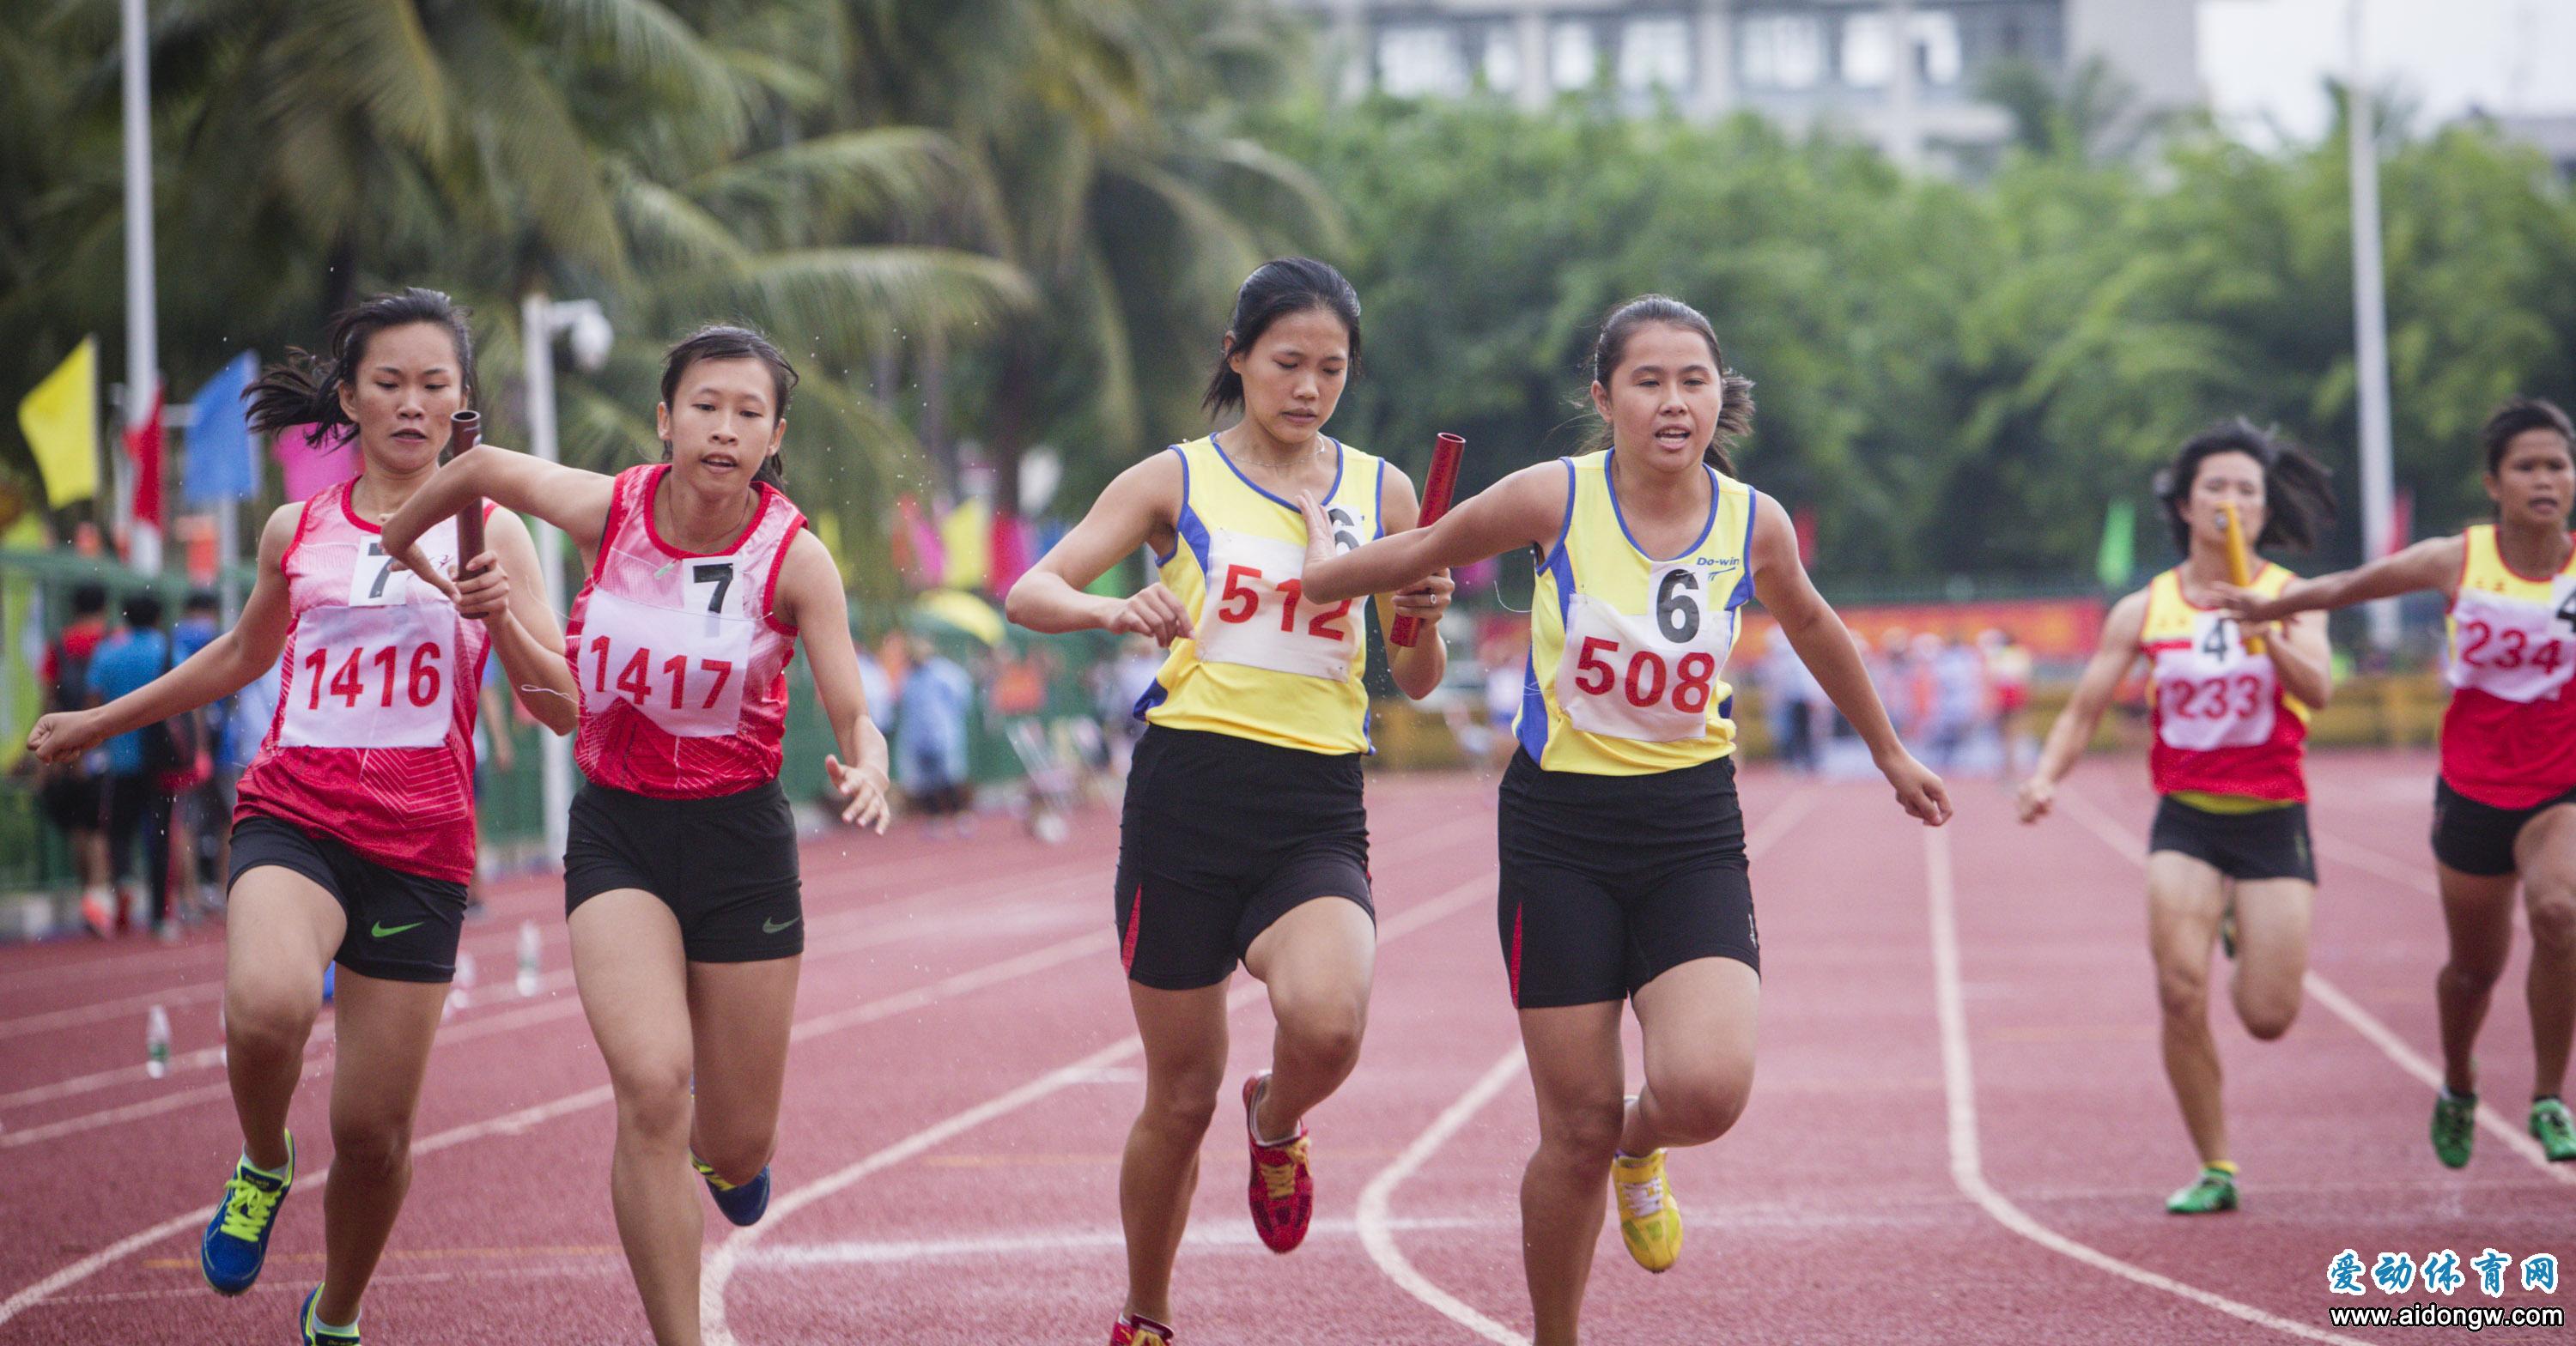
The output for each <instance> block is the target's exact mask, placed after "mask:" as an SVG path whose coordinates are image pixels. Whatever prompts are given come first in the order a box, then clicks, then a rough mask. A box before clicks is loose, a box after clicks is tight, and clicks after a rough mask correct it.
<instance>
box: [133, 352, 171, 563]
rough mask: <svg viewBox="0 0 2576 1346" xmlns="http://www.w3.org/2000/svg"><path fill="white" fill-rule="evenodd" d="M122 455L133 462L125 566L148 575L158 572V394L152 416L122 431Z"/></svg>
mask: <svg viewBox="0 0 2576 1346" xmlns="http://www.w3.org/2000/svg"><path fill="white" fill-rule="evenodd" d="M125 454H126V456H127V457H128V458H131V459H133V460H134V516H133V521H132V523H131V525H130V527H131V530H132V531H131V532H129V533H128V534H127V536H126V544H125V559H126V563H127V564H129V565H131V566H133V567H134V568H135V569H137V570H140V571H142V572H143V573H145V574H147V575H151V574H158V573H160V570H161V524H162V519H163V516H162V513H161V390H160V389H158V388H155V389H153V390H152V414H151V415H149V416H147V417H145V418H144V420H143V424H141V425H135V426H128V427H127V428H126V431H125Z"/></svg>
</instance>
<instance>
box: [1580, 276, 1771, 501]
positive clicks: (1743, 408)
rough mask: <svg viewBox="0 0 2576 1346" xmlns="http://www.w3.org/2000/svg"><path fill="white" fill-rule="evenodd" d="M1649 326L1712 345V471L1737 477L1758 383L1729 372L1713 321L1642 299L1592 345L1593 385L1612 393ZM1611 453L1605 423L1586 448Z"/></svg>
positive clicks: (1656, 298)
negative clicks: (1737, 454)
mask: <svg viewBox="0 0 2576 1346" xmlns="http://www.w3.org/2000/svg"><path fill="white" fill-rule="evenodd" d="M1648 323H1663V324H1666V325H1668V326H1672V327H1678V328H1681V329H1682V330H1684V331H1687V332H1690V333H1693V334H1695V335H1696V336H1698V337H1699V339H1700V340H1702V341H1705V342H1707V343H1708V358H1709V362H1710V363H1711V364H1714V365H1716V366H1717V391H1718V403H1717V429H1716V431H1715V432H1714V433H1712V434H1711V435H1710V436H1709V437H1708V452H1707V454H1705V455H1704V458H1705V461H1706V462H1707V463H1708V465H1709V466H1710V467H1713V468H1716V469H1717V470H1718V471H1719V472H1720V473H1723V474H1724V475H1726V476H1729V477H1732V476H1734V475H1735V459H1734V456H1733V455H1732V454H1730V453H1729V452H1728V450H1729V449H1731V448H1733V447H1734V445H1735V442H1736V441H1737V440H1740V439H1742V438H1743V437H1744V436H1746V435H1748V434H1751V433H1752V432H1753V380H1751V379H1748V378H1746V377H1744V376H1743V375H1741V374H1738V373H1736V372H1735V371H1734V370H1732V369H1729V368H1727V365H1726V353H1725V352H1724V351H1722V350H1720V349H1718V345H1717V329H1716V328H1714V327H1712V326H1710V325H1709V321H1708V317H1707V315H1705V314H1703V313H1701V312H1700V311H1699V310H1698V309H1695V308H1692V307H1691V306H1690V305H1688V304H1685V303H1683V302H1682V301H1680V300H1678V299H1675V298H1673V297H1672V296H1670V295H1661V294H1641V295H1639V296H1637V297H1636V298H1634V299H1631V300H1629V301H1628V302H1626V303H1624V304H1621V305H1620V306H1618V307H1617V308H1614V309H1612V310H1610V315H1609V316H1608V317H1606V318H1603V319H1602V320H1601V335H1600V336H1599V337H1598V338H1596V339H1595V340H1594V341H1593V343H1592V381H1593V382H1594V383H1596V384H1598V385H1600V386H1601V387H1602V388H1604V389H1607V388H1609V387H1610V380H1611V379H1613V378H1615V377H1617V376H1618V373H1619V363H1620V361H1621V360H1623V359H1625V358H1626V356H1627V353H1628V338H1630V337H1632V336H1635V335H1636V334H1637V329H1639V328H1641V327H1644V326H1646V325H1647V324H1648ZM1609 447H1610V423H1609V422H1608V421H1606V420H1605V421H1603V422H1602V423H1601V427H1600V428H1599V429H1597V430H1595V431H1593V432H1592V438H1591V440H1590V441H1589V442H1587V443H1585V444H1584V446H1583V451H1584V452H1585V453H1597V452H1599V451H1601V450H1603V449H1606V448H1609Z"/></svg>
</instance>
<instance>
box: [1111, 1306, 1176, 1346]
mask: <svg viewBox="0 0 2576 1346" xmlns="http://www.w3.org/2000/svg"><path fill="white" fill-rule="evenodd" d="M1109 1346H1172V1329H1170V1328H1168V1327H1165V1326H1164V1325H1162V1324H1161V1323H1158V1322H1155V1321H1154V1320H1153V1319H1151V1318H1148V1317H1146V1316H1144V1315H1143V1314H1141V1313H1122V1314H1119V1315H1118V1321H1117V1322H1114V1323H1111V1324H1110V1325H1109Z"/></svg>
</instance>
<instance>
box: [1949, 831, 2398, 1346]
mask: <svg viewBox="0 0 2576 1346" xmlns="http://www.w3.org/2000/svg"><path fill="white" fill-rule="evenodd" d="M2065 797H2066V796H2065V792H2064V791H2063V790H2061V791H2060V792H2059V795H2058V798H2059V799H2060V801H2061V802H2062V801H2063V800H2064V799H2065ZM1923 859H1924V868H1925V869H1926V870H1927V871H1928V874H1929V878H1930V883H1929V884H1928V885H1927V886H1928V887H1929V888H1930V889H1931V904H1930V905H1931V908H1932V976H1933V984H1934V991H1935V996H1934V998H1935V1002H1936V1007H1937V1008H1938V1010H1939V1011H1940V1020H1941V1077H1942V1082H1943V1085H1944V1088H1945V1091H1946V1092H1947V1093H1948V1095H1949V1102H1950V1181H1951V1182H1953V1183H1955V1184H1957V1186H1958V1188H1959V1190H1960V1191H1961V1192H1963V1193H1965V1194H1966V1195H1967V1197H1968V1199H1969V1200H1971V1201H1974V1202H1976V1203H1977V1205H1978V1206H1979V1207H1981V1208H1983V1209H1984V1211H1985V1212H1986V1214H1988V1215H1990V1216H1992V1217H1994V1220H1995V1223H1997V1224H2000V1225H2002V1226H2003V1227H2004V1228H2006V1229H2009V1230H2011V1231H2012V1232H2014V1233H2016V1234H2019V1235H2021V1236H2022V1237H2023V1238H2026V1239H2029V1240H2030V1241H2031V1242H2033V1243H2036V1244H2038V1245H2039V1246H2041V1247H2043V1248H2046V1249H2048V1250H2049V1251H2051V1252H2054V1253H2059V1254H2062V1255H2064V1256H2066V1257H2071V1258H2073V1259H2075V1260H2076V1261H2078V1262H2081V1263H2083V1264H2084V1265H2086V1266H2089V1267H2092V1268H2094V1269H2095V1270H2097V1271H2107V1272H2109V1273H2111V1274H2112V1275H2114V1276H2118V1277H2121V1278H2123V1279H2125V1280H2130V1281H2135V1282H2136V1283H2138V1284H2140V1285H2143V1286H2146V1287H2147V1288H2149V1289H2152V1290H2162V1291H2164V1292H2165V1293H2166V1294H2169V1295H2178V1296H2180V1297H2182V1298H2184V1299H2188V1300H2190V1301H2192V1302H2193V1303H2195V1304H2201V1305H2205V1306H2207V1307H2209V1308H2213V1309H2216V1310H2218V1311H2219V1312H2221V1313H2224V1314H2227V1315H2229V1316H2230V1317H2234V1318H2241V1319H2243V1320H2245V1321H2246V1322H2249V1323H2253V1324H2255V1325H2256V1326H2258V1327H2268V1328H2270V1329H2272V1330H2273V1331H2275V1332H2284V1333H2287V1334H2289V1335H2290V1336H2294V1337H2299V1338H2302V1339H2304V1340H2308V1341H2330V1342H2338V1343H2343V1346H2365V1344H2364V1343H2362V1342H2361V1341H2359V1340H2358V1339H2356V1338H2353V1337H2346V1336H2339V1335H2337V1334H2335V1333H2332V1332H2326V1331H2321V1330H2319V1329H2317V1328H2313V1327H2310V1326H2308V1325H2307V1324H2305V1323H2298V1322H2292V1321H2291V1320H2289V1319H2287V1318H2283V1317H2281V1316H2279V1315H2277V1314H2272V1313H2266V1312H2264V1311H2263V1310H2261V1309H2258V1308H2255V1307H2254V1306H2253V1305H2251V1304H2240V1303H2238V1302H2237V1301H2235V1300H2233V1299H2229V1298H2228V1297H2226V1296H2225V1295H2220V1294H2213V1293H2211V1292H2210V1291H2207V1290H2203V1289H2201V1288H2200V1287H2199V1286H2196V1285H2186V1284H2184V1283H2183V1282H2181V1281H2178V1280H2175V1279H2173V1278H2172V1277H2170V1276H2163V1275H2158V1274H2157V1273H2155V1272H2152V1271H2149V1270H2147V1269H2146V1268H2145V1267H2142V1266H2138V1265H2136V1264H2134V1263H2130V1262H2123V1261H2121V1260H2120V1259H2119V1258H2116V1257H2113V1256H2111V1255H2110V1254H2108V1253H2105V1252H2101V1251H2099V1250H2097V1249H2094V1248H2092V1247H2089V1246H2087V1245H2085V1244H2081V1243H2078V1242H2076V1241H2075V1240H2073V1239H2071V1238H2068V1237H2066V1236H2065V1235H2064V1234H2060V1233H2058V1232H2057V1231H2056V1230H2054V1229H2051V1228H2049V1227H2048V1226H2046V1225H2044V1224H2041V1223H2040V1222H2039V1221H2037V1220H2034V1219H2032V1218H2031V1217H2030V1216H2029V1215H2027V1214H2025V1213H2024V1212H2023V1211H2022V1209H2021V1207H2019V1206H2016V1205H2014V1204H2013V1203H2012V1201H2011V1200H2010V1199H2008V1198H2006V1197H2005V1196H2004V1195H2003V1194H2002V1193H2000V1192H1998V1191H1996V1190H1995V1189H1994V1188H1993V1187H1991V1186H1989V1185H1988V1184H1987V1182H1986V1173H1985V1160H1984V1158H1983V1156H1982V1147H1981V1145H1980V1143H1979V1141H1978V1137H1977V1078H1976V1068H1975V1066H1974V1065H1973V1064H1972V1063H1971V1062H1970V1060H1969V1057H1968V1009H1967V1003H1966V1002H1965V1000H1963V999H1962V998H1961V996H1960V994H1959V915H1958V898H1957V894H1956V892H1955V891H1954V887H1953V880H1952V875H1951V869H1950V834H1949V832H1948V831H1947V830H1945V829H1942V828H1937V827H1936V828H1929V829H1926V830H1925V831H1924V833H1923Z"/></svg>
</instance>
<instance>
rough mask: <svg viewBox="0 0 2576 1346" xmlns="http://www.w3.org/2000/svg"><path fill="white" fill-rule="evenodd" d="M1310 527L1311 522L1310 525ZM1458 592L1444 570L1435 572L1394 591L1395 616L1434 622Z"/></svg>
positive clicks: (1455, 585) (1445, 610) (1447, 607)
mask: <svg viewBox="0 0 2576 1346" xmlns="http://www.w3.org/2000/svg"><path fill="white" fill-rule="evenodd" d="M1309 526H1312V525H1311V521H1310V524H1309ZM1457 592H1458V584H1457V581H1455V580H1452V579H1450V578H1449V572H1448V571H1446V570H1441V571H1435V572H1433V573H1432V574H1431V575H1430V576H1429V577H1428V578H1425V579H1419V580H1416V581H1414V582H1413V583H1411V584H1408V585H1406V586H1405V587H1403V588H1401V589H1398V590H1396V591H1395V615H1396V616H1398V617H1411V618H1412V619H1414V620H1415V621H1418V622H1436V621H1438V620H1440V614H1441V613H1444V612H1447V611H1448V610H1449V600H1450V598H1451V597H1453V596H1454V595H1455V594H1456V593H1457Z"/></svg>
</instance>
